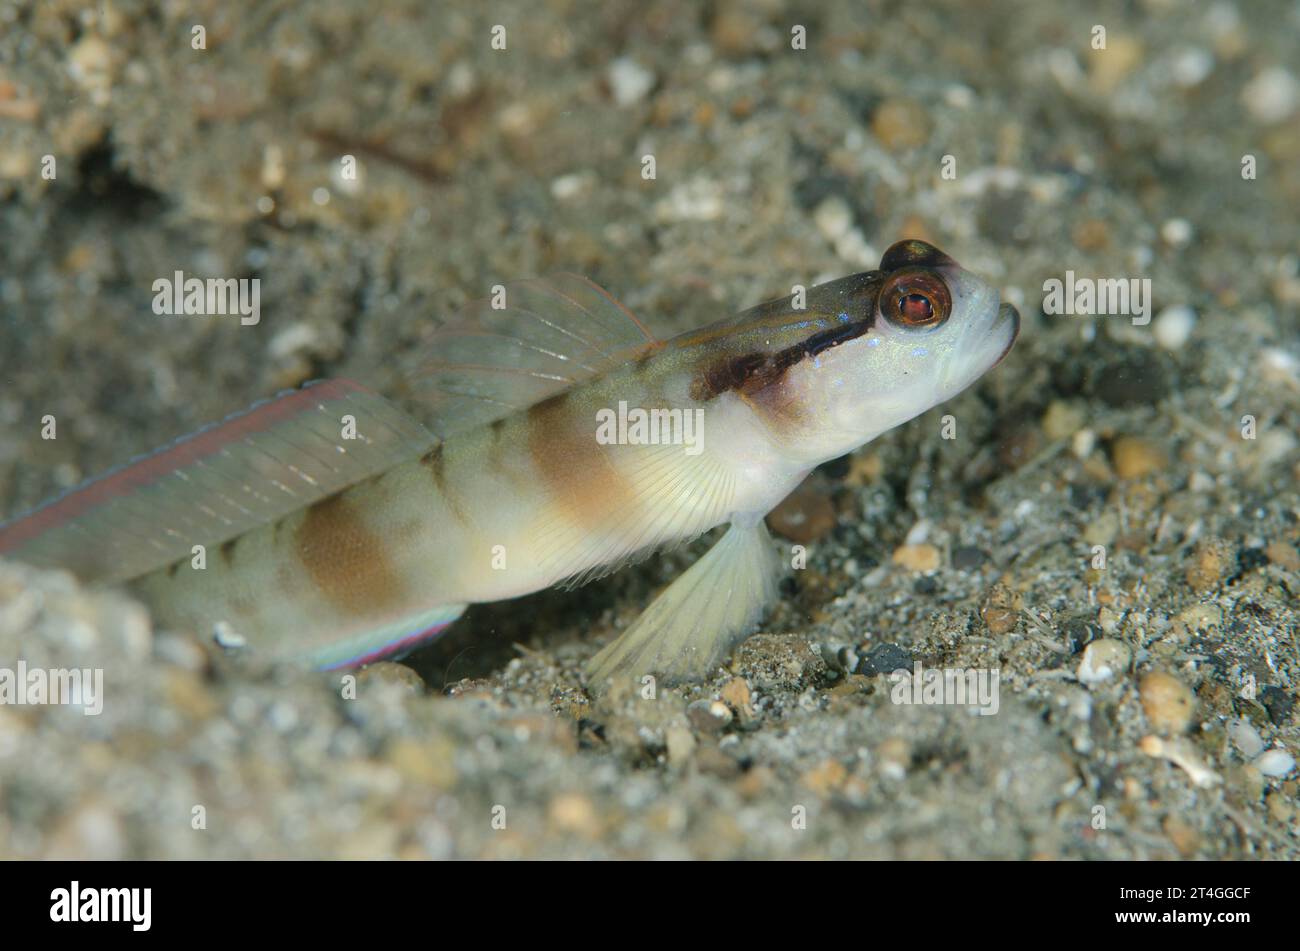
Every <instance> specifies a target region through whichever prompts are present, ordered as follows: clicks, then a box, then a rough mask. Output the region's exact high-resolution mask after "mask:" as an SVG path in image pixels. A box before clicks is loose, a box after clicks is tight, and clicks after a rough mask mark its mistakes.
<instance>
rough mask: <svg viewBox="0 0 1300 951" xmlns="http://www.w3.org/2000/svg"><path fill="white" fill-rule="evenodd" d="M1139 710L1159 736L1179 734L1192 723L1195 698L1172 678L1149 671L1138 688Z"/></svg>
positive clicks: (1185, 686)
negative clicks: (1140, 700)
mask: <svg viewBox="0 0 1300 951" xmlns="http://www.w3.org/2000/svg"><path fill="white" fill-rule="evenodd" d="M1138 690H1139V692H1140V694H1141V696H1142V710H1143V712H1144V713H1146V715H1147V720H1148V721H1149V722H1150V723H1151V726H1152V727H1154V728H1155V729H1156V730H1157V731H1159V732H1161V733H1182V732H1183V731H1184V730H1186V729H1187V727H1188V725H1189V724H1190V723H1191V722H1192V714H1193V713H1194V712H1195V711H1196V698H1195V697H1194V696H1192V691H1191V690H1190V689H1189V688H1188V686H1187V685H1186V684H1185V683H1183V682H1182V681H1181V680H1179V679H1178V678H1177V677H1175V676H1173V675H1172V674H1166V673H1164V672H1163V671H1159V670H1157V671H1152V672H1151V673H1149V674H1147V675H1146V676H1145V677H1143V678H1142V681H1141V683H1140V684H1139V685H1138Z"/></svg>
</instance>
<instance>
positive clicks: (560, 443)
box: [527, 392, 635, 525]
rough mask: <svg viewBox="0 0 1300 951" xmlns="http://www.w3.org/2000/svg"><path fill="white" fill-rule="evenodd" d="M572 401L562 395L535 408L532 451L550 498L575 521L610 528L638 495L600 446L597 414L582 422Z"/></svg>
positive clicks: (530, 438)
mask: <svg viewBox="0 0 1300 951" xmlns="http://www.w3.org/2000/svg"><path fill="white" fill-rule="evenodd" d="M568 397H569V393H568V392H564V393H557V394H556V395H555V396H552V397H551V398H550V399H546V400H543V401H542V402H540V403H537V404H536V405H534V406H532V407H530V408H529V410H528V416H527V421H528V422H527V425H528V450H529V452H530V453H531V455H532V459H533V464H534V466H535V467H536V469H537V473H538V475H540V476H541V479H542V481H543V483H544V487H545V488H546V490H547V493H548V495H549V496H550V497H551V498H553V499H554V500H555V501H556V502H557V503H559V505H560V506H561V508H562V510H563V511H564V513H565V514H566V515H567V516H568V517H569V518H570V519H571V520H572V521H574V522H576V523H577V524H579V525H584V524H591V525H601V524H606V523H607V519H608V517H609V515H610V513H611V512H617V511H619V510H620V509H622V508H626V507H627V506H628V505H630V504H632V502H633V500H634V498H635V494H634V492H633V491H632V486H630V485H629V484H628V482H627V480H626V479H625V478H624V477H623V476H622V474H621V473H619V472H618V471H617V470H616V469H615V468H614V466H613V464H612V462H611V461H610V458H609V456H608V455H607V454H606V451H605V449H604V447H602V446H601V445H600V444H599V443H598V442H596V416H595V411H594V410H593V412H592V415H591V418H590V420H587V421H584V420H582V419H581V418H579V416H580V414H579V413H576V412H575V411H574V405H575V404H571V403H570V401H569V398H568ZM584 423H587V424H588V425H584Z"/></svg>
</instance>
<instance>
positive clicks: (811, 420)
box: [755, 240, 1020, 461]
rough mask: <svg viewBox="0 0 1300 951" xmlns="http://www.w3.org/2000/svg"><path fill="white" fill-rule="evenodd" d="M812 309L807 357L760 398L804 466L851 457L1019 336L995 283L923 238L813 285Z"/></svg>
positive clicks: (959, 384) (999, 355)
mask: <svg viewBox="0 0 1300 951" xmlns="http://www.w3.org/2000/svg"><path fill="white" fill-rule="evenodd" d="M807 309H808V311H809V312H811V313H812V314H814V315H816V316H815V323H816V324H817V329H816V331H815V332H814V333H812V334H810V335H808V336H807V337H806V338H805V342H804V344H803V349H804V353H803V355H802V357H801V359H799V360H798V361H797V363H795V364H793V365H791V366H790V367H789V369H788V371H787V372H785V373H784V374H782V377H781V379H780V380H779V382H778V385H776V386H773V387H771V388H768V389H767V390H766V392H763V393H758V394H755V402H756V403H759V404H764V405H765V408H766V410H767V411H768V412H769V414H770V416H771V418H773V419H774V420H777V421H778V422H779V424H781V425H782V426H783V442H784V443H785V444H786V446H787V448H788V449H789V451H790V452H791V453H792V454H797V455H798V456H799V457H800V458H801V459H803V460H805V461H820V460H824V459H831V458H835V457H836V456H839V455H843V454H844V453H846V452H849V451H851V450H853V449H855V448H857V447H858V446H860V445H862V444H863V443H865V442H868V441H869V440H871V439H873V438H875V437H876V436H878V435H880V434H881V433H883V432H886V431H887V430H890V429H892V428H894V427H895V426H897V425H899V424H900V423H903V422H906V421H907V420H909V419H912V418H913V417H915V416H918V415H920V414H921V413H923V412H925V411H926V410H928V409H930V408H931V407H933V406H935V405H937V404H939V403H942V402H944V401H945V400H947V399H949V398H951V397H953V396H956V395H957V394H958V393H960V392H961V391H962V390H964V389H966V388H967V387H968V386H970V385H971V384H972V383H974V382H975V381H976V380H978V379H979V378H980V377H981V376H983V375H984V374H985V373H986V372H988V371H989V370H991V369H992V368H993V367H995V366H997V364H998V363H1000V362H1001V361H1002V359H1003V358H1004V357H1005V356H1006V355H1007V353H1008V352H1010V350H1011V347H1012V345H1013V344H1014V343H1015V341H1016V337H1017V335H1018V333H1019V330H1020V315H1019V313H1017V311H1016V309H1015V307H1013V306H1012V305H1010V304H1007V303H1003V302H1002V300H1001V294H1000V293H999V291H998V289H997V288H996V287H995V286H994V285H992V284H990V283H989V282H988V281H986V280H984V279H983V278H981V277H979V276H977V275H976V274H973V273H972V272H970V271H967V270H966V269H965V268H963V267H961V266H960V265H959V264H958V263H957V262H956V261H954V260H953V259H952V258H950V257H948V255H946V254H944V253H943V252H942V251H940V250H939V249H938V248H935V247H934V246H932V245H930V244H927V243H926V242H924V241H916V240H910V241H900V242H898V243H897V244H895V245H893V246H892V247H890V248H889V250H887V251H886V252H885V254H884V256H883V257H882V259H881V262H880V269H879V270H877V271H868V272H865V273H862V274H857V275H853V276H851V277H847V278H842V279H840V280H838V281H833V282H831V283H829V284H823V285H820V286H818V287H815V288H812V289H810V290H809V292H808V308H807ZM805 322H806V321H805ZM837 328H838V329H837Z"/></svg>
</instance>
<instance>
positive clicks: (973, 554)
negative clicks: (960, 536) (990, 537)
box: [952, 545, 989, 571]
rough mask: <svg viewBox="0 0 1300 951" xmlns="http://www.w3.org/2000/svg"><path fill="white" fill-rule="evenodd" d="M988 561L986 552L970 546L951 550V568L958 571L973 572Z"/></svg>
mask: <svg viewBox="0 0 1300 951" xmlns="http://www.w3.org/2000/svg"><path fill="white" fill-rule="evenodd" d="M988 560H989V556H988V553H987V552H985V551H983V550H982V549H979V548H975V547H973V546H971V545H962V546H960V547H958V548H954V549H953V550H952V566H953V567H954V568H956V569H957V570H958V571H975V570H976V569H977V568H979V567H980V565H982V564H984V562H986V561H988Z"/></svg>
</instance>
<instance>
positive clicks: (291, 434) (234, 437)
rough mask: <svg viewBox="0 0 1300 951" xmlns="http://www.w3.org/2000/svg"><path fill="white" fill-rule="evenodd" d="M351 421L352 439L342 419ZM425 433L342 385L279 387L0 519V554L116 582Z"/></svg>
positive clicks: (266, 518)
mask: <svg viewBox="0 0 1300 951" xmlns="http://www.w3.org/2000/svg"><path fill="white" fill-rule="evenodd" d="M344 416H351V417H353V418H354V419H355V438H346V437H345V435H344V423H343V419H342V418H343V417H344ZM433 443H434V439H433V437H432V436H431V435H430V433H429V432H428V431H427V430H426V429H425V428H424V427H423V426H421V425H420V424H419V423H417V422H415V421H414V420H412V419H410V418H409V417H408V416H406V415H405V414H404V413H402V412H401V411H400V410H399V409H397V407H395V406H393V405H392V404H391V403H389V402H388V401H387V400H385V399H384V398H383V397H381V396H379V395H378V394H377V393H374V392H373V391H371V390H368V389H366V388H365V387H363V386H361V385H360V384H358V383H354V382H352V381H351V380H342V379H339V380H326V381H323V382H320V383H315V384H310V385H308V386H306V387H304V388H303V389H300V390H295V391H292V392H289V393H285V394H282V395H280V396H278V397H274V398H272V399H269V400H265V401H263V402H261V403H258V404H255V405H254V406H253V407H251V408H250V409H248V410H245V411H244V412H242V413H238V414H236V415H233V416H229V417H227V418H226V419H225V420H224V421H222V422H220V423H216V424H214V425H212V426H208V427H205V428H204V429H200V430H199V431H198V432H195V433H193V434H191V435H189V436H186V437H184V438H182V439H179V440H177V441H176V442H174V443H172V444H171V445H169V446H166V447H164V448H162V449H160V450H158V451H157V452H154V453H152V454H150V455H147V456H142V457H140V458H138V459H135V460H132V461H131V462H129V463H127V464H126V465H124V466H121V467H119V468H117V469H114V470H112V471H111V472H109V473H107V474H106V475H103V476H101V477H99V478H97V479H93V480H91V481H89V482H87V483H85V484H83V485H81V486H79V487H78V488H76V489H73V490H72V491H70V492H68V493H66V494H65V495H62V496H60V497H59V498H57V499H54V500H53V501H50V502H47V503H46V504H44V505H42V506H40V507H39V508H37V509H35V510H34V511H32V512H30V513H28V514H27V515H25V516H22V517H19V518H17V519H15V520H13V521H11V522H9V523H7V524H5V525H0V555H7V556H11V557H14V558H18V559H20V560H22V561H26V562H28V563H30V564H34V565H38V566H47V567H62V568H67V569H69V570H71V571H73V572H74V573H75V574H77V575H78V576H80V577H81V578H82V579H84V580H88V581H105V582H114V581H121V580H125V579H128V578H134V577H137V576H139V575H142V574H145V573H146V572H149V571H152V570H154V569H157V568H161V567H163V566H164V565H168V564H171V563H172V562H174V561H177V560H178V559H180V558H187V557H189V556H190V554H191V550H192V548H193V546H194V545H205V546H212V545H218V544H220V543H222V542H224V541H227V540H229V539H231V538H234V537H235V536H237V535H240V534H242V533H243V532H246V531H248V530H249V529H251V528H255V527H257V526H258V525H262V524H265V523H267V522H270V521H273V520H274V519H277V518H280V517H282V516H284V515H287V514H288V513H289V512H292V511H294V510H295V509H298V508H301V507H302V506H304V505H309V504H311V503H312V502H314V501H316V500H317V499H321V498H324V497H325V496H327V495H330V494H332V493H334V492H337V491H339V490H340V489H344V488H347V487H348V486H349V485H353V484H355V483H357V482H360V481H361V480H363V479H365V478H368V477H369V476H372V475H374V474H376V473H378V472H382V471H384V470H385V469H388V468H391V467H392V466H394V465H397V464H399V463H401V462H405V461H406V460H408V459H413V458H416V457H418V456H419V455H421V454H422V453H424V452H426V451H427V450H428V449H429V448H430V447H431V446H432V445H433Z"/></svg>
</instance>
